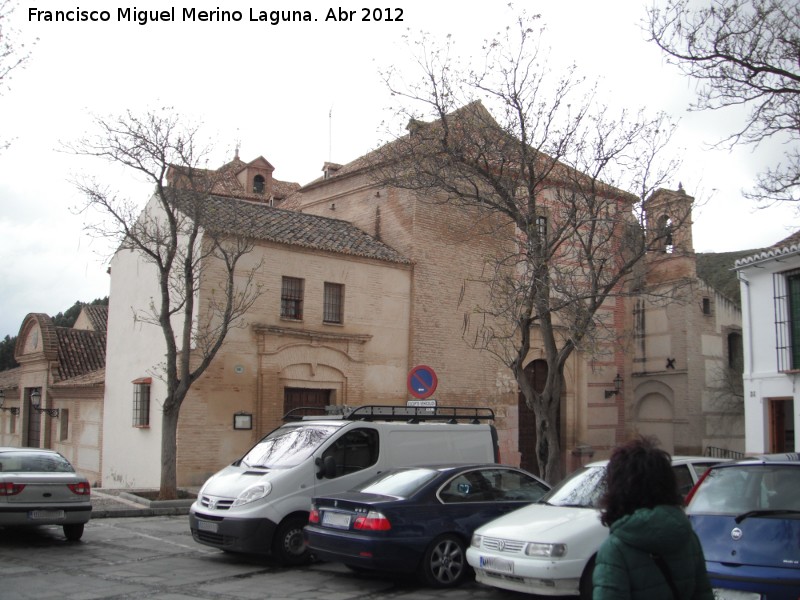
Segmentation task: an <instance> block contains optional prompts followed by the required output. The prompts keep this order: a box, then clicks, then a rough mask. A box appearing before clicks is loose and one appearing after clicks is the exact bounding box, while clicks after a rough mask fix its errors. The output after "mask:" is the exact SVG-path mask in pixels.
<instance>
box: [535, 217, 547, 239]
mask: <svg viewBox="0 0 800 600" xmlns="http://www.w3.org/2000/svg"><path fill="white" fill-rule="evenodd" d="M536 231H537V232H538V233H539V240H540V241H541V242H542V243H547V217H542V216H539V217H536Z"/></svg>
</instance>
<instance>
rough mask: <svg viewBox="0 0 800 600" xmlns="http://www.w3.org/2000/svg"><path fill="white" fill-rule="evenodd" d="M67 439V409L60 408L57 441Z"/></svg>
mask: <svg viewBox="0 0 800 600" xmlns="http://www.w3.org/2000/svg"><path fill="white" fill-rule="evenodd" d="M68 439H69V409H66V408H62V409H61V411H59V413H58V441H59V442H63V441H66V440H68Z"/></svg>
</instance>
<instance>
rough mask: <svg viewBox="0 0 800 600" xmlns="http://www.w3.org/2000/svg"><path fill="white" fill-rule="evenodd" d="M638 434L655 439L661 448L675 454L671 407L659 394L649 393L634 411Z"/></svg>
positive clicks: (673, 422) (673, 423)
mask: <svg viewBox="0 0 800 600" xmlns="http://www.w3.org/2000/svg"><path fill="white" fill-rule="evenodd" d="M636 423H637V429H638V433H639V434H641V435H644V436H648V437H654V438H656V439H657V440H658V441H659V443H660V445H661V448H663V449H664V450H666V451H667V452H669V453H670V454H672V453H673V452H675V421H674V415H673V411H672V405H671V404H670V402H669V400H668V399H667V398H666V397H665V396H663V395H662V394H660V393H656V392H653V393H649V394H647V395H646V396H645V397H644V398H642V400H641V402H640V403H639V407H638V410H637V411H636Z"/></svg>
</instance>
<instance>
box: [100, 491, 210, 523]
mask: <svg viewBox="0 0 800 600" xmlns="http://www.w3.org/2000/svg"><path fill="white" fill-rule="evenodd" d="M194 501H195V499H194V498H184V499H179V500H150V499H148V498H145V497H143V496H138V495H136V494H134V493H129V492H125V491H121V492H118V493H106V492H102V491H100V490H93V492H92V502H93V504H92V519H103V518H117V517H157V516H172V515H188V514H189V508H190V507H191V506H192V504H193V503H194Z"/></svg>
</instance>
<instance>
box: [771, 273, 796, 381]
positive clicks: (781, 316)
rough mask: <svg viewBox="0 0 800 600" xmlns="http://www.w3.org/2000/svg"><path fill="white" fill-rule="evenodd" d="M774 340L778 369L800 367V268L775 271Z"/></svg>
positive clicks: (773, 281) (773, 283)
mask: <svg viewBox="0 0 800 600" xmlns="http://www.w3.org/2000/svg"><path fill="white" fill-rule="evenodd" d="M772 285H773V291H774V300H775V340H776V351H777V355H778V356H777V358H778V371H794V370H799V369H800V269H797V270H794V271H788V272H784V273H775V275H773V277H772Z"/></svg>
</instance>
